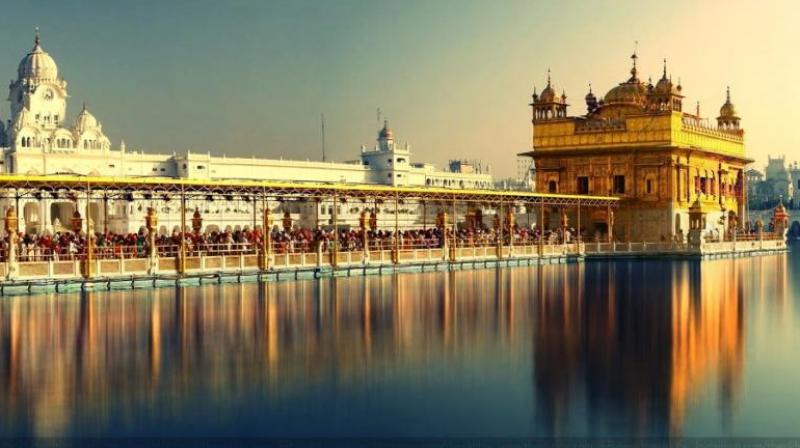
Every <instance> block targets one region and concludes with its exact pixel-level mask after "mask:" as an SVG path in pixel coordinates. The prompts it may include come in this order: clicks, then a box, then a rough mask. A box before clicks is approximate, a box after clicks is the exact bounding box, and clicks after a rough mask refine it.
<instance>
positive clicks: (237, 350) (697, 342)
mask: <svg viewBox="0 0 800 448" xmlns="http://www.w3.org/2000/svg"><path fill="white" fill-rule="evenodd" d="M798 274H800V253H798V251H795V252H793V253H791V254H789V255H779V256H765V257H760V258H746V259H737V260H721V261H709V262H702V263H700V262H688V261H620V262H613V263H601V262H588V263H586V264H583V265H568V266H546V267H540V268H536V267H533V268H511V269H499V270H478V271H463V272H452V273H448V272H437V273H425V274H400V275H396V276H384V277H367V278H339V279H326V280H322V281H319V282H315V281H306V282H297V283H291V282H286V283H277V284H242V285H238V284H236V285H223V286H216V285H214V286H204V287H197V288H186V289H181V290H173V289H157V290H137V291H117V292H109V293H87V294H85V295H80V294H75V295H52V296H38V297H13V298H0V436H3V437H12V436H17V437H19V436H24V437H65V436H66V437H75V436H78V437H106V436H120V437H125V436H132V435H136V436H192V437H206V436H217V437H219V436H239V435H247V436H269V437H274V436H336V437H340V436H342V437H344V436H347V437H364V436H379V437H387V436H421V437H425V436H461V437H464V436H470V437H471V436H512V437H517V436H520V437H527V436H536V437H538V436H554V435H555V436H576V437H606V436H667V435H681V436H714V437H716V436H722V437H739V436H794V437H797V436H800V425H798V424H797V422H798V417H797V416H798V415H800V412H799V411H800V404H799V403H800V387H799V386H798V384H797V383H798V379H800V356H798V350H799V347H800V343H799V342H800V275H798Z"/></svg>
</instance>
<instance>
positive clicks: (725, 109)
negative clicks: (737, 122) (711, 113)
mask: <svg viewBox="0 0 800 448" xmlns="http://www.w3.org/2000/svg"><path fill="white" fill-rule="evenodd" d="M719 117H720V118H736V107H735V106H734V105H733V103H731V88H730V87H728V91H727V98H726V100H725V104H723V105H722V107H720V108H719Z"/></svg>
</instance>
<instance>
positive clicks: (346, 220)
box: [0, 32, 494, 233]
mask: <svg viewBox="0 0 800 448" xmlns="http://www.w3.org/2000/svg"><path fill="white" fill-rule="evenodd" d="M8 98H9V101H10V102H11V116H10V119H9V120H8V122H7V125H4V124H3V120H0V173H16V174H27V175H52V174H71V175H86V176H114V177H128V176H135V177H141V176H163V177H178V178H190V179H255V180H273V181H283V182H313V183H346V184H368V185H392V186H431V187H439V188H453V189H464V188H467V189H491V188H493V185H494V183H493V180H492V176H491V174H489V172H488V169H485V170H484V169H482V167H481V165H480V163H476V162H466V161H455V162H451V164H450V169H449V170H437V169H436V167H435V166H434V165H432V164H429V163H417V162H412V160H411V156H412V153H411V146H410V145H408V144H404V145H401V144H398V143H396V142H395V139H394V133H393V132H392V130H391V129H390V128H389V126H388V123H385V122H384V126H383V128H382V129H381V130H380V131H379V133H378V138H377V144H376V145H375V146H374V147H372V148H368V147H367V146H362V148H361V153H360V157H359V158H358V159H357V160H354V161H350V162H339V163H336V162H319V161H301V160H284V159H262V158H255V157H226V156H221V157H220V156H213V155H211V154H210V153H202V154H199V153H191V152H189V151H186V152H185V153H183V154H176V153H173V154H153V153H145V152H139V151H131V150H129V149H127V148H126V146H125V143H124V142H122V143H120V145H119V147H118V148H116V149H112V145H111V141H110V140H109V138H108V137H107V136H106V134H105V133H104V131H103V126H102V125H101V123H100V122H99V121H98V120H97V118H95V117H94V115H92V114H91V113H90V112H89V110H88V108H87V107H86V105H84V106H83V108H82V109H81V111H80V113H79V114H78V115H77V117H76V118H75V121H74V123H73V124H72V125H70V124H69V122H68V120H67V117H66V109H67V98H69V95H68V94H67V82H66V81H65V80H64V78H62V77H61V76H60V74H59V70H58V66H57V65H56V62H55V60H54V59H53V58H52V57H51V56H50V55H49V54H48V53H47V52H45V51H44V49H43V47H42V45H41V41H40V38H39V34H38V32H37V33H36V38H35V40H34V45H33V48H32V49H31V50H30V51H29V52H28V53H27V54H26V55H25V56H24V57H23V58H22V61H21V62H20V63H19V67H18V70H17V78H16V79H15V80H14V81H12V82H11V84H10V86H9V96H8ZM83 201H84V200H83V199H77V200H70V199H68V198H60V197H59V198H57V197H43V198H42V199H39V200H24V201H22V202H21V203H20V204H19V205H20V209H21V210H20V211H19V214H20V219H21V223H22V224H21V228H22V230H23V231H25V232H27V233H38V232H44V231H58V230H62V229H63V228H64V226H66V225H69V222H70V219H71V218H72V214H73V212H74V211H75V210H79V211H80V212H81V213H83V211H84V210H85V204H84V203H83ZM230 202H231V203H229V204H227V203H221V202H220V201H216V202H211V201H209V203H197V204H190V207H192V208H195V207H196V208H198V209H199V210H201V211H202V212H203V216H204V217H205V219H206V221H205V222H206V223H208V224H207V226H223V225H228V224H232V225H233V226H239V225H241V226H243V225H246V224H248V223H249V224H250V225H252V224H253V219H252V214H253V213H252V209H251V208H250V207H249V206H247V205H246V204H242V203H240V201H230ZM13 205H14V201H10V200H3V201H0V209H2V213H3V216H4V215H5V210H6V208H8V207H10V206H13ZM91 205H92V206H91V207H90V210H89V214H90V216H89V218H90V219H91V220H92V221H93V222H94V223H95V225H96V228H98V229H100V228H104V227H106V226H107V227H108V228H109V229H110V230H112V231H116V232H124V231H136V230H138V228H139V227H140V226H141V225H142V224H143V223H144V216H145V213H146V208H143V207H142V206H141V204H139V205H138V206H137V205H134V204H133V203H129V202H128V201H126V200H110V201H109V202H108V204H95V203H92V204H91ZM103 205H107V206H103ZM308 206H311V207H314V206H316V207H318V208H319V209H318V212H319V215H322V216H323V218H324V219H323V221H322V222H324V223H328V222H330V218H331V211H332V208H331V207H330V206H325V205H324V204H321V203H320V204H316V205H307V206H303V207H308ZM281 207H282V208H284V209H286V211H289V212H291V213H295V212H298V211H299V210H298V207H301V206H300V205H297V204H284V205H283V206H281ZM365 207H367V206H366V205H348V206H347V207H340V208H341V210H340V212H339V213H338V215H337V216H338V221H340V222H341V223H342V224H353V223H357V222H358V217H359V214H360V212H362V211H363V210H364V208H365ZM387 210H388V211H387ZM282 211H283V210H275V213H276V214H279V215H278V216H277V218H280V217H281V215H280V213H281V212H282ZM312 211H313V209H312ZM382 212H383V213H392V214H393V213H394V212H393V210H391V209H390V207H386V209H385V210H382ZM400 214H402V216H401V218H400V219H399V220H400V222H401V225H407V224H408V225H410V224H411V223H413V222H414V221H415V220H418V219H419V216H418V210H417V209H416V208H415V207H408V206H406V207H403V209H402V210H400ZM159 215H160V221H161V222H162V223H164V226H163V228H162V231H171V228H170V226H174V225H175V224H176V223H178V222H180V218H179V214H178V208H177V207H171V206H170V205H169V204H168V205H165V206H164V207H163V208H162V209H160V210H159ZM306 215H307V216H314V213H306ZM387 219H388V218H387ZM391 220H392V221H393V220H394V218H391ZM303 224H304V225H307V223H303Z"/></svg>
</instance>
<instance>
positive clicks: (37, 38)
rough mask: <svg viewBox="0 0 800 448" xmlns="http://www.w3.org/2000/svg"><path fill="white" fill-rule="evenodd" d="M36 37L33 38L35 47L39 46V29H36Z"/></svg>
mask: <svg viewBox="0 0 800 448" xmlns="http://www.w3.org/2000/svg"><path fill="white" fill-rule="evenodd" d="M35 32H36V36H35V37H34V38H33V43H34V44H35V45H39V41H40V37H39V27H38V26H37V27H36V28H35Z"/></svg>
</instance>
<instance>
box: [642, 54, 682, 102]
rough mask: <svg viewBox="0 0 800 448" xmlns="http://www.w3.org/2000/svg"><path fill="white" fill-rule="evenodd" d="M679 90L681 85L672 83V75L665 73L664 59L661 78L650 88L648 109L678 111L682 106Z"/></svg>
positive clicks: (665, 61)
mask: <svg viewBox="0 0 800 448" xmlns="http://www.w3.org/2000/svg"><path fill="white" fill-rule="evenodd" d="M681 90H682V88H681V86H680V85H677V86H676V85H674V84H672V77H671V76H668V75H667V60H666V59H664V69H663V71H662V73H661V79H659V80H658V82H657V83H656V85H655V86H652V88H651V89H650V98H649V100H650V101H649V108H650V110H654V111H661V110H674V111H677V112H680V111H681V110H682V107H683V95H681Z"/></svg>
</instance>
